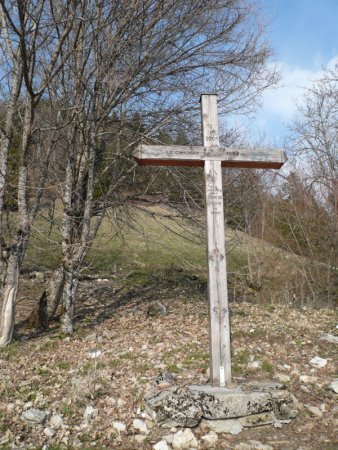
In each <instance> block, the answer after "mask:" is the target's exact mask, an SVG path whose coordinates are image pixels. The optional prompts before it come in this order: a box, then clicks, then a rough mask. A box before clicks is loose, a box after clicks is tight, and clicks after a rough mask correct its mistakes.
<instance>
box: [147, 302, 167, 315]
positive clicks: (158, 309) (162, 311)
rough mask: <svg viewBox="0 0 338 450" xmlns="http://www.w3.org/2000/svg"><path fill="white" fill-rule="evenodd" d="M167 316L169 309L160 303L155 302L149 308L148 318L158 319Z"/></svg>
mask: <svg viewBox="0 0 338 450" xmlns="http://www.w3.org/2000/svg"><path fill="white" fill-rule="evenodd" d="M166 314H167V308H166V307H165V306H164V305H162V303H160V302H155V303H154V304H153V305H151V306H149V308H148V311H147V316H151V317H158V316H165V315H166Z"/></svg>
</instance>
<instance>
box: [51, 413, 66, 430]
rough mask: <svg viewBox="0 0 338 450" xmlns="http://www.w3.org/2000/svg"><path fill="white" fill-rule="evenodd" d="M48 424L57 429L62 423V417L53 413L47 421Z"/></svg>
mask: <svg viewBox="0 0 338 450" xmlns="http://www.w3.org/2000/svg"><path fill="white" fill-rule="evenodd" d="M49 424H50V426H51V427H52V428H54V430H58V429H59V428H61V427H62V425H63V419H62V417H61V416H59V414H54V415H53V416H52V417H51V418H50V421H49Z"/></svg>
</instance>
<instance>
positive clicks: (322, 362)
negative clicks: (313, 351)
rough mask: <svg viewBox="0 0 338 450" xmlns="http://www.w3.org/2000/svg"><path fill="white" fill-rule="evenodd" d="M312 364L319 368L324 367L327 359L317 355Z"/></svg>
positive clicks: (311, 361)
mask: <svg viewBox="0 0 338 450" xmlns="http://www.w3.org/2000/svg"><path fill="white" fill-rule="evenodd" d="M310 364H311V366H313V367H316V368H317V369H322V368H323V367H325V366H326V364H327V359H325V358H321V357H320V356H315V357H314V358H312V359H311V360H310Z"/></svg>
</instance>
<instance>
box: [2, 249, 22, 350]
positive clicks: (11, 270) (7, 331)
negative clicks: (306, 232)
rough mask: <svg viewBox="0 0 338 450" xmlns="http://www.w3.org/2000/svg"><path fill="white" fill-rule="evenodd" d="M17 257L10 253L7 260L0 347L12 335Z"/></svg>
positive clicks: (16, 290) (6, 343)
mask: <svg viewBox="0 0 338 450" xmlns="http://www.w3.org/2000/svg"><path fill="white" fill-rule="evenodd" d="M19 267H20V264H19V258H18V256H17V255H16V254H12V255H11V256H10V258H9V261H8V266H7V274H6V281H5V285H4V288H3V293H2V294H3V295H2V308H1V317H0V347H5V346H6V345H8V344H9V343H10V342H11V340H12V336H13V330H14V319H15V300H16V294H17V292H18V285H19Z"/></svg>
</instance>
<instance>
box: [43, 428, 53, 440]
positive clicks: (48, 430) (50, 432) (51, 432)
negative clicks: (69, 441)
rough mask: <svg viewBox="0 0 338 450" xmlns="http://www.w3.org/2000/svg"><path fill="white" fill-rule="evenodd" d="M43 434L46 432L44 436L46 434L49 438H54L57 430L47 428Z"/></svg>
mask: <svg viewBox="0 0 338 450" xmlns="http://www.w3.org/2000/svg"><path fill="white" fill-rule="evenodd" d="M43 432H44V434H45V435H46V436H47V437H49V438H52V437H53V436H55V435H56V430H54V428H51V427H46V428H45V429H44V430H43Z"/></svg>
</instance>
